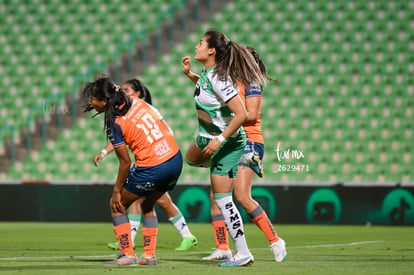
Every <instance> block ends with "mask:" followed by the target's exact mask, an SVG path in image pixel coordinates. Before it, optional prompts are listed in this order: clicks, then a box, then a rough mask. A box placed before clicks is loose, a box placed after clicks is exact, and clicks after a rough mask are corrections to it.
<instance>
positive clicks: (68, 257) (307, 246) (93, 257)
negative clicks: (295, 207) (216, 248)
mask: <svg viewBox="0 0 414 275" xmlns="http://www.w3.org/2000/svg"><path fill="white" fill-rule="evenodd" d="M382 242H384V241H365V242H352V243H335V244H316V245H304V246H287V249H292V248H323V247H338V246H357V245H366V244H373V243H382ZM261 249H265V248H253V249H251V250H252V251H255V250H261ZM266 249H268V248H266ZM210 252H211V251H194V252H193V253H191V254H206V253H210ZM110 257H115V254H111V255H95V256H42V257H36V256H34V257H9V258H0V261H19V260H42V259H53V260H70V259H101V258H102V259H106V258H110Z"/></svg>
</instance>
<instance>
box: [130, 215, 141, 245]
mask: <svg viewBox="0 0 414 275" xmlns="http://www.w3.org/2000/svg"><path fill="white" fill-rule="evenodd" d="M128 218H129V223H130V224H131V240H132V243H135V237H136V236H137V233H138V230H139V226H140V225H141V219H142V215H141V214H128Z"/></svg>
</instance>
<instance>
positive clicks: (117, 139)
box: [106, 123, 125, 148]
mask: <svg viewBox="0 0 414 275" xmlns="http://www.w3.org/2000/svg"><path fill="white" fill-rule="evenodd" d="M106 133H107V136H108V139H109V141H110V142H111V143H112V146H114V148H116V147H119V146H121V145H123V144H125V140H124V137H123V136H122V129H121V126H120V125H119V124H118V123H115V126H114V128H112V129H108V130H107V131H106Z"/></svg>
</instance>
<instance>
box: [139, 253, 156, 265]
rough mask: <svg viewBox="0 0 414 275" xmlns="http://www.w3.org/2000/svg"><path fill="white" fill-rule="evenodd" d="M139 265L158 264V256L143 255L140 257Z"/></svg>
mask: <svg viewBox="0 0 414 275" xmlns="http://www.w3.org/2000/svg"><path fill="white" fill-rule="evenodd" d="M138 264H139V265H157V257H155V255H153V256H151V257H145V255H141V256H140V257H139V259H138Z"/></svg>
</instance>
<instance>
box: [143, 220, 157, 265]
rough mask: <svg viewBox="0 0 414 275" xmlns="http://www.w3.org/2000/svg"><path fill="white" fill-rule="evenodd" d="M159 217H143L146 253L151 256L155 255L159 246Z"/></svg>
mask: <svg viewBox="0 0 414 275" xmlns="http://www.w3.org/2000/svg"><path fill="white" fill-rule="evenodd" d="M157 235H158V219H157V217H143V218H142V239H143V241H144V255H145V256H146V257H151V256H153V255H155V249H156V247H157Z"/></svg>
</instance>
